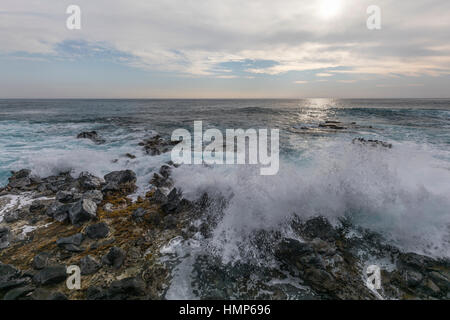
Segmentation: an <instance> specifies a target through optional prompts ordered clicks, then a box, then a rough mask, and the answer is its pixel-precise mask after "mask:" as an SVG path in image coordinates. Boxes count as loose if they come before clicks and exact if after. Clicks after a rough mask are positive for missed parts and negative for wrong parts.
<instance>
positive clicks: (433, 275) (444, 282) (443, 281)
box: [428, 271, 450, 292]
mask: <svg viewBox="0 0 450 320" xmlns="http://www.w3.org/2000/svg"><path fill="white" fill-rule="evenodd" d="M428 276H429V277H430V279H431V280H432V281H433V282H434V283H435V284H436V285H437V286H438V287H439V288H440V289H441V290H442V291H445V292H450V279H448V278H447V277H445V276H444V275H443V274H441V273H439V272H437V271H432V272H430V273H429V274H428Z"/></svg>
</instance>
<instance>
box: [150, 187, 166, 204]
mask: <svg viewBox="0 0 450 320" xmlns="http://www.w3.org/2000/svg"><path fill="white" fill-rule="evenodd" d="M151 200H153V202H155V203H166V202H167V196H166V195H165V194H164V193H163V192H162V191H161V190H159V189H156V190H155V192H154V193H153V195H152V197H151Z"/></svg>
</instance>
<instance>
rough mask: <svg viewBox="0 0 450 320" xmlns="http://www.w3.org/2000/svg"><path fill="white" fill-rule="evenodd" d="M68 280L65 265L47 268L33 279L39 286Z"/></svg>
mask: <svg viewBox="0 0 450 320" xmlns="http://www.w3.org/2000/svg"><path fill="white" fill-rule="evenodd" d="M66 278H67V273H66V267H65V266H63V265H55V266H50V267H45V268H44V269H42V270H41V271H39V272H38V273H36V274H35V276H34V277H33V281H34V283H36V284H37V285H43V286H45V285H50V284H57V283H60V282H63V281H64V280H66Z"/></svg>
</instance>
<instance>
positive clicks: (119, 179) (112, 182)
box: [102, 170, 136, 192]
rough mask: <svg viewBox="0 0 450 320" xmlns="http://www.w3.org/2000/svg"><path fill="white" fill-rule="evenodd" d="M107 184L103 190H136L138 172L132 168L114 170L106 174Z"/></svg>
mask: <svg viewBox="0 0 450 320" xmlns="http://www.w3.org/2000/svg"><path fill="white" fill-rule="evenodd" d="M104 178H105V181H106V185H105V186H104V187H103V188H102V191H103V192H117V191H122V190H125V191H127V192H131V191H134V190H135V188H136V185H135V183H136V174H135V173H134V172H133V171H131V170H124V171H114V172H111V173H108V174H107V175H105V177H104Z"/></svg>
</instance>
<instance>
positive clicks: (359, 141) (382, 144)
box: [352, 138, 392, 149]
mask: <svg viewBox="0 0 450 320" xmlns="http://www.w3.org/2000/svg"><path fill="white" fill-rule="evenodd" d="M352 143H353V144H361V145H366V146H370V147H383V148H387V149H391V148H392V144H391V143H387V142H384V141H380V140H372V139H368V140H366V139H364V138H355V139H353V140H352Z"/></svg>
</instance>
